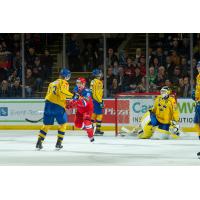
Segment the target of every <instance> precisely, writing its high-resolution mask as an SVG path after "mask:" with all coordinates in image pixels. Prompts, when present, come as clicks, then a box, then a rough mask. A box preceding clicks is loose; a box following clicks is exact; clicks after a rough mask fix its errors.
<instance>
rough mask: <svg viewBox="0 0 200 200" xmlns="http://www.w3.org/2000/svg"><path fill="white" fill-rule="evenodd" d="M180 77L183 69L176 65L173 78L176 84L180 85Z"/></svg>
mask: <svg viewBox="0 0 200 200" xmlns="http://www.w3.org/2000/svg"><path fill="white" fill-rule="evenodd" d="M179 78H181V70H180V68H179V67H178V66H176V67H175V69H174V72H173V76H172V77H171V80H172V81H173V84H174V85H175V86H178V83H179Z"/></svg>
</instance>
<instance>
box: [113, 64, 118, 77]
mask: <svg viewBox="0 0 200 200" xmlns="http://www.w3.org/2000/svg"><path fill="white" fill-rule="evenodd" d="M113 74H114V75H115V76H118V74H119V65H118V62H117V61H115V62H114V64H113Z"/></svg>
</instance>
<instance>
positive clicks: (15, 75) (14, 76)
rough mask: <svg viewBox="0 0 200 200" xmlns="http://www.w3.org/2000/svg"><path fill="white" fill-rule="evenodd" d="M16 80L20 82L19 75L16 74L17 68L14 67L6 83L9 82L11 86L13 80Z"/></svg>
mask: <svg viewBox="0 0 200 200" xmlns="http://www.w3.org/2000/svg"><path fill="white" fill-rule="evenodd" d="M16 80H18V81H19V82H20V77H19V76H17V70H16V69H15V70H14V71H13V72H12V73H11V75H10V76H9V77H8V83H9V85H10V86H11V87H12V86H13V84H14V82H15V81H16Z"/></svg>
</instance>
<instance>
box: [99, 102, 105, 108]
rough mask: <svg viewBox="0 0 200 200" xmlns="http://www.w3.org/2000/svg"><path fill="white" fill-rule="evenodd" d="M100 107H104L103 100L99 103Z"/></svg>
mask: <svg viewBox="0 0 200 200" xmlns="http://www.w3.org/2000/svg"><path fill="white" fill-rule="evenodd" d="M100 107H101V108H102V109H103V108H104V102H103V101H102V102H101V103H100Z"/></svg>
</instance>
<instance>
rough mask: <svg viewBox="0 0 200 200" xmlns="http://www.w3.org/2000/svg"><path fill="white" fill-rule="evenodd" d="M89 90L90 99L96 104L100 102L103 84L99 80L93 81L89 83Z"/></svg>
mask: <svg viewBox="0 0 200 200" xmlns="http://www.w3.org/2000/svg"><path fill="white" fill-rule="evenodd" d="M90 89H91V92H92V98H93V99H94V100H95V101H97V102H98V103H101V102H102V98H103V83H102V81H101V80H99V79H96V78H95V79H94V80H92V81H91V83H90Z"/></svg>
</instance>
